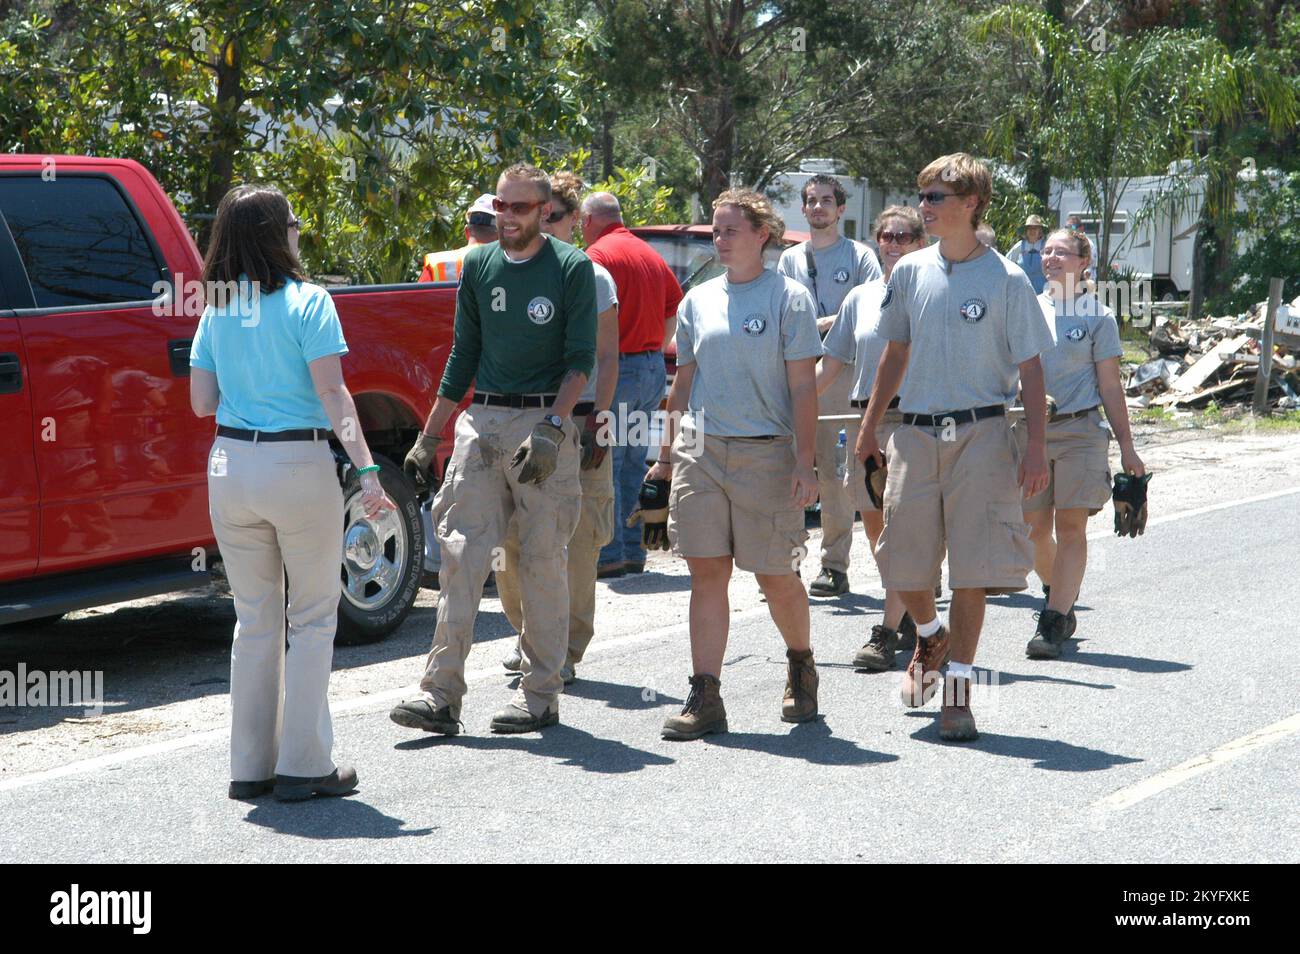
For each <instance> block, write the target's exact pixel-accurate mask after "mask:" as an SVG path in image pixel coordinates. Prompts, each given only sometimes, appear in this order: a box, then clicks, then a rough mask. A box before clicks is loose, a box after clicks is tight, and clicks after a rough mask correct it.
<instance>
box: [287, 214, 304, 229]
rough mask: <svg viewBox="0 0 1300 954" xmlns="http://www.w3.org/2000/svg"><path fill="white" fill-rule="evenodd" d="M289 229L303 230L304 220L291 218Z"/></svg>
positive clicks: (296, 217)
mask: <svg viewBox="0 0 1300 954" xmlns="http://www.w3.org/2000/svg"><path fill="white" fill-rule="evenodd" d="M289 228H291V229H301V228H302V219H300V218H298V216H296V215H295V216H294V217H293V218H291V219H290V220H289Z"/></svg>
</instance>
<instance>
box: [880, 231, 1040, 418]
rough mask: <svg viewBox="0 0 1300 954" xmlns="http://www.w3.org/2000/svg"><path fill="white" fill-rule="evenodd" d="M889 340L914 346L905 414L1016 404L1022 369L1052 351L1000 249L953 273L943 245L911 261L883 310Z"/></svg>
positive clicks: (899, 269) (1034, 303)
mask: <svg viewBox="0 0 1300 954" xmlns="http://www.w3.org/2000/svg"><path fill="white" fill-rule="evenodd" d="M879 327H880V331H879V334H880V336H881V337H882V338H887V339H889V340H891V341H906V342H909V343H910V344H911V350H910V354H909V357H908V374H907V378H906V380H905V381H904V382H903V388H902V391H901V392H900V393H901V395H902V400H901V401H900V403H899V409H900V410H901V411H903V412H905V413H911V414H938V413H940V412H943V411H964V410H966V409H967V408H974V407H986V406H989V405H993V404H1004V405H1005V404H1009V403H1010V402H1011V401H1012V399H1014V398H1015V395H1016V387H1017V385H1018V383H1019V379H1020V369H1019V364H1020V363H1021V362H1022V361H1028V360H1029V359H1030V358H1032V357H1034V356H1036V355H1039V354H1042V353H1043V352H1044V351H1046V350H1047V349H1048V348H1050V347H1052V332H1051V329H1050V328H1048V326H1047V320H1046V319H1045V318H1044V317H1043V310H1042V309H1041V308H1040V307H1039V305H1038V299H1037V296H1036V295H1035V294H1034V290H1033V288H1032V287H1031V286H1030V284H1029V279H1028V278H1026V277H1025V273H1024V272H1023V271H1021V270H1020V269H1019V268H1018V267H1016V266H1015V265H1012V264H1011V263H1010V262H1008V261H1007V260H1006V259H1005V258H1003V257H1002V256H1001V255H999V254H998V253H997V252H996V251H993V250H992V249H990V250H988V251H985V252H984V253H983V254H982V255H980V256H979V257H978V258H974V259H972V260H971V261H969V262H962V263H960V264H957V265H953V266H952V274H951V275H950V274H948V271H947V268H946V266H945V264H944V260H943V258H942V256H940V254H939V246H938V244H937V243H936V244H934V245H931V246H930V247H928V248H923V249H921V250H920V251H916V252H911V253H909V254H907V255H904V256H903V257H902V258H901V259H899V260H898V264H897V265H895V266H894V271H893V272H892V273H891V274H890V276H889V285H888V286H887V287H886V289H885V297H884V299H883V300H882V301H881V305H880V326H879Z"/></svg>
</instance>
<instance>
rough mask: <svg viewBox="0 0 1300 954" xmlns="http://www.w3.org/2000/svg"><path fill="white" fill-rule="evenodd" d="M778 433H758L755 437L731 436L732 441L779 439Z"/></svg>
mask: <svg viewBox="0 0 1300 954" xmlns="http://www.w3.org/2000/svg"><path fill="white" fill-rule="evenodd" d="M780 439H781V435H780V434H759V435H758V436H757V437H733V438H731V440H733V441H775V440H780Z"/></svg>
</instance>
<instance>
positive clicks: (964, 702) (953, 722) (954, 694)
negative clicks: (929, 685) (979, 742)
mask: <svg viewBox="0 0 1300 954" xmlns="http://www.w3.org/2000/svg"><path fill="white" fill-rule="evenodd" d="M979 737H980V734H979V730H978V729H976V728H975V717H974V716H973V715H971V711H970V680H969V679H954V678H952V677H949V678H947V679H945V680H944V681H943V708H942V709H940V710H939V738H941V739H946V740H947V741H949V742H969V741H971V740H972V739H978V738H979Z"/></svg>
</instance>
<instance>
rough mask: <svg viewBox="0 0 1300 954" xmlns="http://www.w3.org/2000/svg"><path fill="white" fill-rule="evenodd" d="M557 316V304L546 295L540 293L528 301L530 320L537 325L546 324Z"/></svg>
mask: <svg viewBox="0 0 1300 954" xmlns="http://www.w3.org/2000/svg"><path fill="white" fill-rule="evenodd" d="M554 317H555V305H553V304H551V300H550V299H549V298H547V297H546V296H544V295H538V296H537V297H536V298H534V299H533V300H532V301H530V302H529V303H528V320H529V321H531V322H532V323H533V324H535V325H544V324H546V323H547V322H548V321H550V320H551V319H552V318H554Z"/></svg>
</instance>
